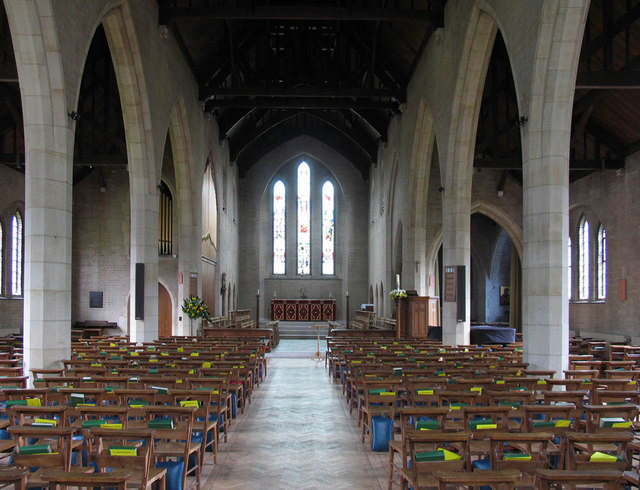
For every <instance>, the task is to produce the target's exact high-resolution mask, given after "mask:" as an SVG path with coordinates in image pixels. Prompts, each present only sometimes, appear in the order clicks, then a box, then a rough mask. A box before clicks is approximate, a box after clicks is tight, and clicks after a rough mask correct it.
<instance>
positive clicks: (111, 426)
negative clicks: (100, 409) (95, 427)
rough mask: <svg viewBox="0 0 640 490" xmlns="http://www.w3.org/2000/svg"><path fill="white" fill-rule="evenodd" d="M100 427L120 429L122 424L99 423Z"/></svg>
mask: <svg viewBox="0 0 640 490" xmlns="http://www.w3.org/2000/svg"><path fill="white" fill-rule="evenodd" d="M100 428H101V429H115V430H122V424H111V423H107V424H100Z"/></svg>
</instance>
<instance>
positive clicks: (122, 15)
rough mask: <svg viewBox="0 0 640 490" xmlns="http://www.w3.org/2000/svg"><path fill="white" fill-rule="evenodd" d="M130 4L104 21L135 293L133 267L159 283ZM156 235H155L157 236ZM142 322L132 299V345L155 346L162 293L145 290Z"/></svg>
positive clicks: (152, 183)
mask: <svg viewBox="0 0 640 490" xmlns="http://www.w3.org/2000/svg"><path fill="white" fill-rule="evenodd" d="M128 8H129V6H128V4H123V5H121V6H120V7H118V8H115V9H113V10H111V11H110V12H109V13H108V14H107V16H106V17H105V18H104V20H103V25H104V30H105V33H106V35H107V41H108V43H109V50H110V51H111V56H112V58H113V67H114V70H115V73H116V80H117V82H118V91H119V93H120V102H121V104H122V115H123V118H124V129H125V135H126V143H127V158H128V168H129V175H130V178H129V185H130V195H131V243H130V247H131V269H130V271H131V274H130V278H131V279H130V287H131V290H132V291H134V290H135V286H136V279H135V268H136V264H137V263H142V264H144V282H145V284H147V285H149V286H151V285H155V284H157V282H158V249H157V235H158V231H157V230H158V194H157V189H156V185H157V184H158V183H159V176H158V170H157V169H156V164H155V162H156V159H155V155H154V150H153V145H152V142H151V128H150V127H149V126H150V120H151V118H150V106H149V101H148V98H147V94H146V89H145V80H144V75H143V71H142V66H141V62H140V61H141V60H140V57H141V55H140V49H139V47H138V44H137V38H136V35H135V29H134V27H133V22H132V20H131V15H130V12H129V11H128ZM153 230H155V233H153ZM144 291H145V293H144V300H143V301H144V309H143V311H144V319H136V316H135V311H136V298H135V295H132V302H131V308H130V314H129V315H130V317H129V335H130V337H131V340H132V341H134V342H144V341H151V340H154V339H155V338H157V334H158V313H157V312H158V290H157V288H156V287H145V288H144Z"/></svg>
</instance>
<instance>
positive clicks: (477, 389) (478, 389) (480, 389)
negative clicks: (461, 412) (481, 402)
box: [469, 386, 482, 393]
mask: <svg viewBox="0 0 640 490" xmlns="http://www.w3.org/2000/svg"><path fill="white" fill-rule="evenodd" d="M469 391H477V392H478V393H482V386H472V387H471V388H470V389H469Z"/></svg>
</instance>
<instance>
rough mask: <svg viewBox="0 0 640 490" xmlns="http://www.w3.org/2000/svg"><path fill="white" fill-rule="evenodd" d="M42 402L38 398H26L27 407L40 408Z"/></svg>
mask: <svg viewBox="0 0 640 490" xmlns="http://www.w3.org/2000/svg"><path fill="white" fill-rule="evenodd" d="M41 406H42V401H41V400H40V398H27V407H41Z"/></svg>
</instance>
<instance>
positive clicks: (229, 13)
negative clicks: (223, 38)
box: [160, 2, 444, 27]
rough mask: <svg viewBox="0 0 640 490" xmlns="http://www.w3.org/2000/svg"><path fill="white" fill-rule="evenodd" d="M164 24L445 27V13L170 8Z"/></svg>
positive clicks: (311, 8)
mask: <svg viewBox="0 0 640 490" xmlns="http://www.w3.org/2000/svg"><path fill="white" fill-rule="evenodd" d="M160 19H161V23H165V22H168V21H169V20H178V19H197V20H302V21H336V20H346V21H390V22H402V21H405V22H407V21H408V22H416V21H417V22H428V23H430V24H433V25H434V26H435V27H444V16H443V14H442V12H439V11H437V10H434V9H416V8H414V9H400V8H361V7H353V8H348V7H331V6H317V7H314V6H312V5H301V6H298V5H289V6H253V7H240V6H233V7H216V6H210V7H171V6H166V2H165V3H164V5H163V6H162V7H161V9H160Z"/></svg>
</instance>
